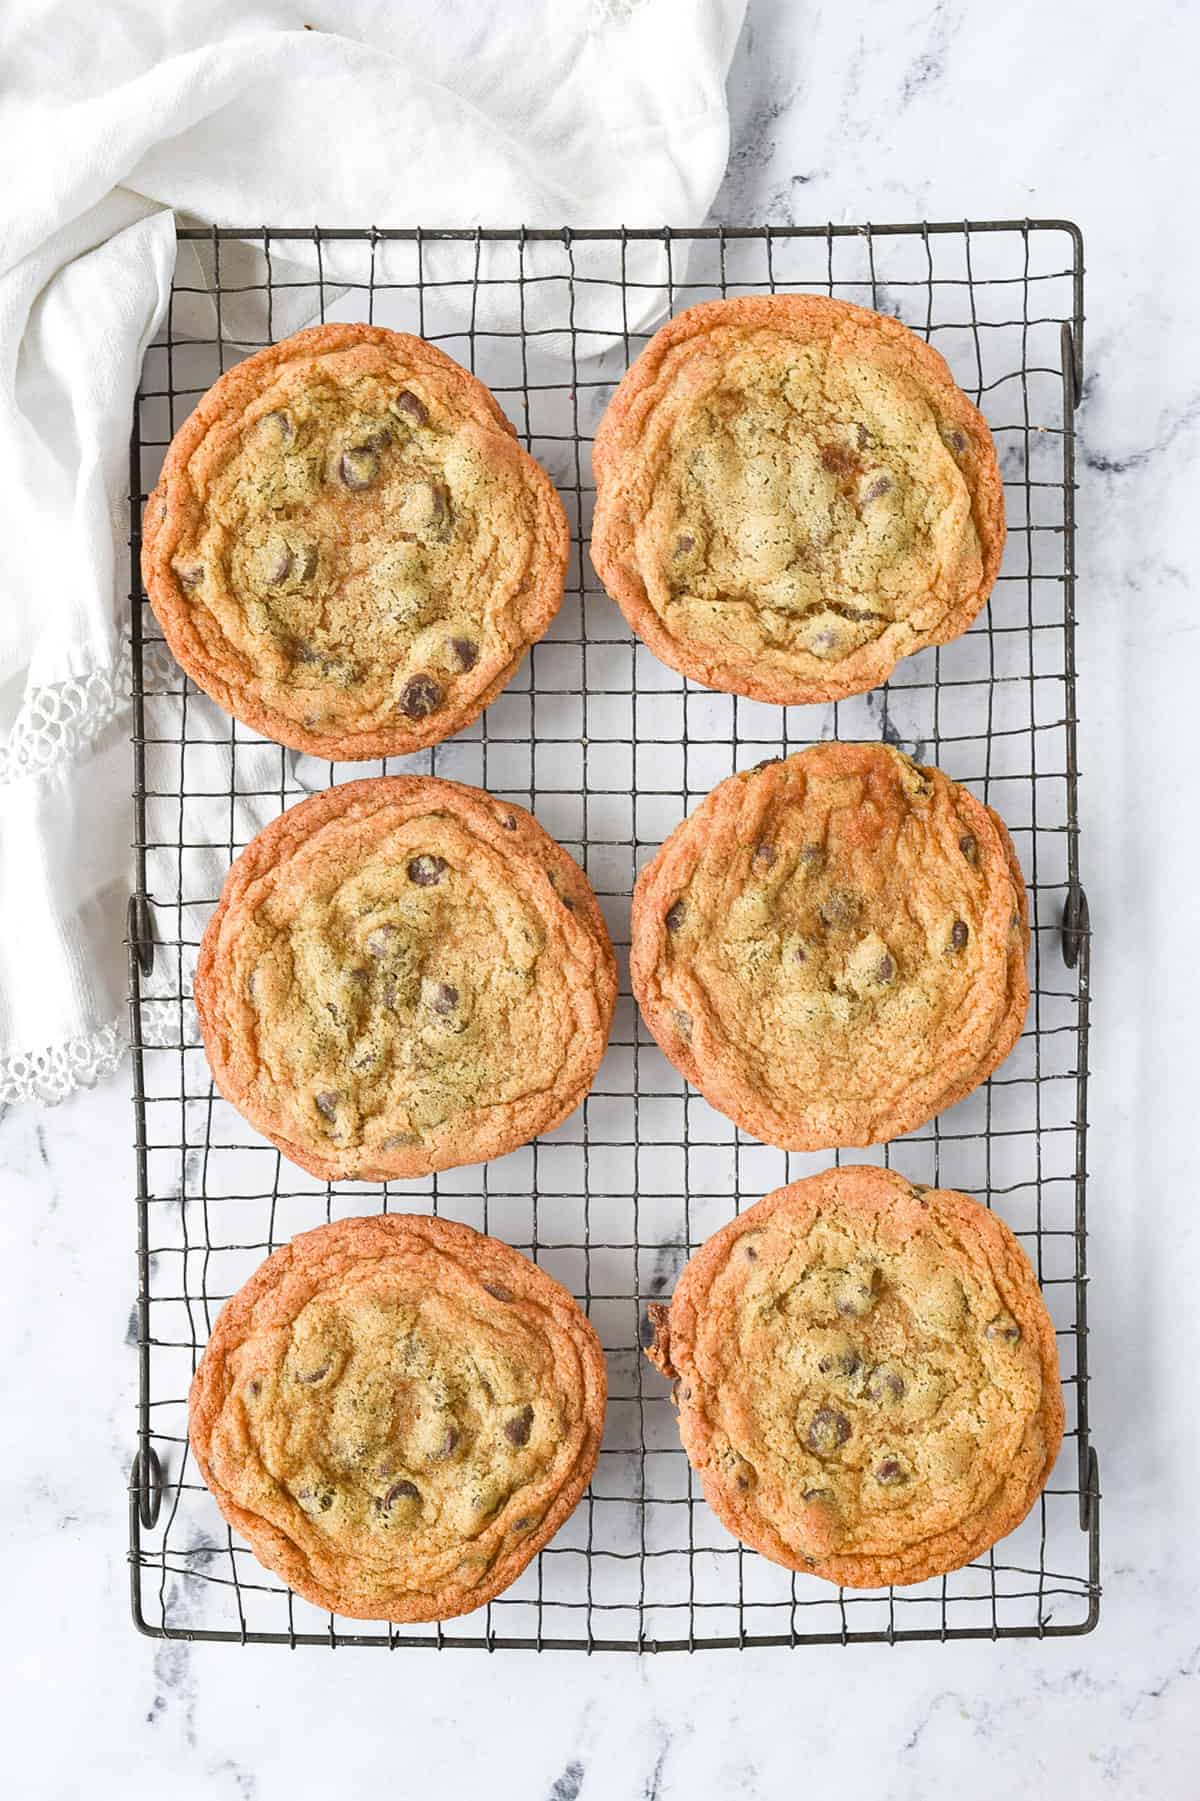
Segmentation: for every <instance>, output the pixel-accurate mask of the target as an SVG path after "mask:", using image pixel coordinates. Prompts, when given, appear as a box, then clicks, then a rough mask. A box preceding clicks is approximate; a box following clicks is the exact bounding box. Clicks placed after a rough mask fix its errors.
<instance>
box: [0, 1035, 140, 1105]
mask: <svg viewBox="0 0 1200 1801" xmlns="http://www.w3.org/2000/svg"><path fill="white" fill-rule="evenodd" d="M127 1048H128V1047H127V1045H126V1042H125V1034H124V1032H123V1031H122V1029H121V1027H120V1025H119V1024H118V1022H117V1021H116V1020H115V1019H114V1020H110V1021H109V1023H108V1025H106V1026H101V1027H100V1028H99V1029H98V1030H97V1031H95V1032H81V1033H80V1035H79V1037H78V1038H68V1039H67V1040H66V1042H65V1043H63V1044H50V1045H47V1046H46V1047H45V1049H44V1050H40V1051H27V1052H25V1053H19V1054H18V1055H16V1056H13V1057H5V1058H0V1106H5V1107H11V1106H14V1105H15V1104H16V1103H17V1102H18V1101H41V1102H42V1103H43V1104H44V1105H47V1106H55V1105H57V1103H58V1102H59V1101H65V1100H66V1098H67V1096H68V1095H70V1094H74V1092H75V1090H76V1089H77V1088H94V1087H95V1085H96V1083H97V1082H100V1081H103V1080H104V1078H105V1076H111V1075H112V1074H113V1072H114V1071H115V1070H116V1068H117V1066H118V1064H119V1063H120V1061H121V1059H122V1057H123V1056H124V1055H125V1052H126V1049H127Z"/></svg>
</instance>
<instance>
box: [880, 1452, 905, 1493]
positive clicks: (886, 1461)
mask: <svg viewBox="0 0 1200 1801" xmlns="http://www.w3.org/2000/svg"><path fill="white" fill-rule="evenodd" d="M871 1473H872V1475H873V1476H874V1478H875V1480H876V1482H881V1483H882V1484H883V1486H884V1487H885V1488H894V1487H895V1486H896V1485H897V1484H898V1483H900V1482H907V1481H908V1471H907V1470H906V1469H905V1468H904V1466H903V1464H902V1463H901V1462H900V1459H899V1458H898V1457H885V1458H883V1459H882V1461H881V1462H879V1463H877V1464H876V1465H875V1468H874V1470H873V1471H872V1472H871Z"/></svg>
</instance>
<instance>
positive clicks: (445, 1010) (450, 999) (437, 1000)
mask: <svg viewBox="0 0 1200 1801" xmlns="http://www.w3.org/2000/svg"><path fill="white" fill-rule="evenodd" d="M431 1005H432V1007H433V1010H434V1012H435V1013H441V1014H450V1013H453V1012H454V1009H455V1008H456V1007H457V1006H458V989H457V988H456V987H455V986H454V984H453V982H439V983H438V985H437V988H436V989H435V990H434V994H433V1000H432V1003H431Z"/></svg>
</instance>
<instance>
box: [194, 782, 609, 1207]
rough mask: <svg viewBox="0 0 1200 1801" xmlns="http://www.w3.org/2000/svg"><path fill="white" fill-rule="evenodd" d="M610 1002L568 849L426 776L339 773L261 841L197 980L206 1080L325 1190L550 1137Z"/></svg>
mask: <svg viewBox="0 0 1200 1801" xmlns="http://www.w3.org/2000/svg"><path fill="white" fill-rule="evenodd" d="M616 991H617V978H616V967H615V964H614V961H613V954H612V947H611V945H610V943H609V939H608V933H607V932H606V930H605V927H604V922H603V920H602V918H601V916H600V910H599V908H598V906H597V905H596V899H595V896H594V895H593V893H592V891H591V888H590V887H589V886H588V882H587V878H586V877H585V876H584V874H583V871H582V870H581V869H580V868H579V867H578V865H577V864H576V863H575V862H574V861H573V860H572V859H571V858H570V857H569V856H568V855H567V853H566V851H564V850H563V849H561V847H560V846H559V845H557V844H555V842H554V841H553V839H552V838H549V837H547V835H546V833H545V832H544V831H543V830H542V828H541V827H540V826H539V825H538V823H537V821H536V820H534V819H533V818H532V817H531V816H530V815H529V814H528V813H526V812H525V811H524V810H523V809H522V808H520V807H516V806H512V805H510V804H509V803H507V802H504V801H498V800H494V799H493V798H492V797H491V795H488V794H484V793H483V792H482V791H481V790H479V789H478V788H469V787H466V786H464V785H463V784H462V783H459V782H447V781H440V780H438V779H436V778H434V777H418V776H391V777H375V778H374V779H371V780H367V781H361V782H348V783H346V784H344V785H343V786H340V787H336V788H332V789H330V790H328V791H327V792H326V793H324V794H319V795H316V796H314V797H313V798H312V799H310V800H305V801H302V802H301V803H300V804H299V805H298V806H295V807H292V808H290V809H289V810H288V811H287V812H286V813H283V814H282V815H281V816H280V817H279V818H278V819H277V820H275V821H274V822H273V824H271V825H269V826H268V827H267V828H266V830H265V831H263V832H260V833H259V835H258V837H257V838H255V839H254V840H253V841H252V842H251V843H250V844H249V845H248V846H247V847H246V849H245V850H244V851H243V852H242V854H241V856H240V857H239V858H238V859H237V861H236V862H235V863H234V865H233V867H232V869H231V870H230V872H229V875H228V877H227V879H226V882H225V886H224V890H223V892H222V894H221V899H220V903H219V905H218V907H217V910H216V912H215V913H214V914H213V916H212V918H211V920H210V921H209V924H208V927H207V929H206V931H205V933H204V938H203V941H202V943H201V946H200V955H199V960H198V964H197V969H196V981H195V998H196V1011H197V1013H198V1015H199V1019H200V1028H201V1031H202V1033H203V1037H204V1043H205V1047H206V1049H207V1051H208V1057H209V1062H210V1064H211V1065H212V1072H213V1077H214V1079H215V1081H216V1084H217V1087H218V1088H219V1089H220V1090H221V1093H222V1094H223V1095H224V1096H225V1098H226V1099H227V1100H228V1101H230V1102H231V1103H232V1104H233V1106H235V1107H236V1108H237V1109H238V1111H239V1112H240V1113H241V1114H243V1115H244V1117H245V1118H246V1119H248V1120H249V1121H250V1123H251V1124H252V1125H253V1126H256V1127H257V1128H258V1130H259V1131H260V1132H262V1133H264V1134H265V1135H266V1136H267V1137H268V1138H269V1139H270V1140H271V1141H272V1143H274V1144H276V1145H278V1146H279V1149H280V1150H281V1151H283V1152H284V1153H285V1155H286V1156H288V1157H290V1158H291V1159H292V1161H293V1162H294V1163H298V1164H299V1165H300V1166H301V1168H303V1169H306V1170H309V1171H311V1172H312V1174H314V1175H317V1176H320V1177H322V1178H324V1179H325V1180H328V1181H337V1180H339V1179H340V1178H344V1177H350V1176H361V1177H369V1178H371V1179H373V1180H379V1181H385V1180H387V1179H388V1178H389V1177H396V1178H399V1177H405V1176H422V1175H426V1174H428V1173H429V1172H431V1171H433V1170H439V1169H449V1168H450V1167H452V1166H453V1165H455V1164H460V1163H477V1162H483V1161H484V1160H485V1159H486V1158H489V1157H499V1156H502V1155H503V1154H504V1153H505V1152H506V1151H510V1150H512V1149H514V1148H515V1147H516V1146H517V1145H520V1144H524V1143H526V1142H527V1140H529V1139H530V1138H533V1137H534V1136H535V1135H536V1134H537V1133H539V1132H546V1131H549V1130H550V1129H551V1128H552V1127H553V1126H556V1125H558V1123H559V1122H560V1121H561V1120H563V1119H565V1118H566V1116H567V1114H568V1113H570V1112H571V1111H572V1109H573V1108H574V1107H576V1106H577V1105H578V1104H579V1102H580V1101H581V1100H582V1099H583V1097H584V1096H585V1095H586V1094H587V1092H588V1090H589V1088H590V1087H591V1085H592V1081H593V1078H594V1077H595V1074H596V1070H597V1068H598V1066H599V1063H600V1059H601V1057H602V1056H603V1055H604V1048H605V1044H606V1042H607V1039H608V1030H609V1025H610V1023H611V1020H612V1012H613V1005H614V1002H615V999H616Z"/></svg>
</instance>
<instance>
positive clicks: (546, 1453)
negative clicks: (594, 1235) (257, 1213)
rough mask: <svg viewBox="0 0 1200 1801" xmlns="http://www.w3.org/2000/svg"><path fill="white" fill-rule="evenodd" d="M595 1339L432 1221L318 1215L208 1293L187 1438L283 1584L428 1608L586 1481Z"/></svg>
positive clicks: (310, 1592)
mask: <svg viewBox="0 0 1200 1801" xmlns="http://www.w3.org/2000/svg"><path fill="white" fill-rule="evenodd" d="M605 1393H606V1375H605V1367H604V1355H603V1352H602V1351H601V1349H600V1343H599V1340H598V1339H597V1337H596V1334H595V1332H594V1331H593V1330H592V1327H591V1325H590V1324H589V1322H588V1320H587V1319H586V1318H585V1317H584V1315H583V1314H582V1313H581V1312H580V1310H579V1308H578V1307H577V1306H576V1304H575V1302H574V1301H573V1300H572V1298H571V1296H570V1295H569V1294H568V1293H567V1291H566V1289H565V1288H562V1287H561V1286H560V1285H559V1283H557V1282H556V1281H554V1280H553V1278H552V1277H550V1276H548V1275H547V1274H546V1273H545V1271H544V1270H541V1269H539V1268H538V1267H537V1266H536V1264H533V1263H530V1262H529V1260H528V1259H527V1258H525V1257H522V1256H520V1255H519V1253H518V1252H516V1251H513V1250H510V1249H509V1247H508V1246H507V1245H503V1244H498V1243H497V1241H496V1240H495V1239H494V1238H485V1237H483V1236H482V1235H481V1234H480V1233H478V1232H473V1231H472V1230H471V1228H470V1227H469V1226H461V1225H457V1224H455V1223H453V1222H452V1221H449V1220H444V1219H427V1218H421V1217H417V1216H412V1215H397V1214H391V1215H388V1216H384V1217H379V1218H374V1219H346V1220H338V1221H336V1222H335V1223H334V1224H332V1225H328V1226H321V1227H319V1228H318V1229H317V1230H316V1231H315V1232H305V1233H303V1234H302V1235H301V1236H300V1237H298V1238H295V1239H293V1240H292V1242H291V1243H290V1244H289V1245H285V1246H284V1248H283V1249H282V1250H278V1251H276V1252H275V1253H274V1255H273V1256H271V1257H269V1258H268V1259H267V1261H266V1262H265V1263H264V1264H263V1265H262V1267H261V1268H260V1269H259V1270H258V1271H257V1272H256V1273H255V1274H254V1275H253V1276H252V1277H251V1279H250V1281H249V1282H247V1283H246V1285H245V1286H244V1287H243V1288H241V1289H240V1290H239V1291H238V1293H237V1294H236V1295H234V1296H233V1298H232V1300H230V1301H227V1302H226V1304H225V1306H224V1307H223V1308H222V1309H221V1312H220V1315H219V1316H218V1319H217V1323H216V1326H215V1328H214V1330H213V1334H212V1337H211V1339H210V1340H209V1343H208V1347H207V1349H206V1350H205V1353H204V1356H203V1357H202V1359H201V1361H200V1365H199V1368H198V1369H197V1371H196V1375H195V1378H194V1380H193V1382H192V1389H191V1396H190V1404H189V1435H190V1438H191V1444H192V1450H193V1452H194V1453H195V1456H196V1460H197V1462H198V1463H199V1466H200V1473H201V1475H202V1476H203V1477H204V1480H205V1482H207V1484H208V1486H209V1488H210V1489H211V1491H212V1494H213V1496H214V1498H215V1500H216V1502H217V1505H218V1506H219V1507H220V1509H221V1512H222V1513H223V1514H224V1516H225V1518H226V1519H227V1520H228V1521H229V1523H230V1525H231V1526H233V1527H234V1528H235V1529H236V1530H237V1531H238V1532H240V1533H241V1534H242V1536H243V1537H244V1538H245V1539H247V1540H248V1541H249V1543H250V1545H251V1546H252V1547H253V1549H254V1552H255V1554H256V1556H257V1557H258V1558H259V1559H260V1561H261V1562H262V1563H264V1564H265V1565H266V1566H267V1568H268V1569H270V1570H274V1571H276V1572H277V1573H278V1574H279V1575H280V1576H282V1577H283V1579H284V1580H285V1582H287V1583H288V1585H289V1586H290V1587H291V1588H293V1589H294V1590H295V1591H296V1593H297V1594H299V1595H303V1596H304V1598H305V1599H306V1600H308V1601H312V1602H314V1603H315V1604H316V1605H317V1606H318V1607H327V1608H329V1609H330V1611H331V1612H333V1613H339V1614H346V1615H348V1616H349V1617H350V1618H351V1619H363V1620H394V1621H397V1622H403V1621H408V1620H444V1619H449V1618H450V1617H452V1616H453V1615H455V1614H461V1613H469V1612H470V1611H471V1610H472V1609H473V1608H476V1607H480V1606H482V1605H483V1603H484V1602H485V1601H490V1600H492V1599H493V1597H494V1596H496V1595H498V1594H499V1593H500V1592H501V1590H502V1589H505V1588H507V1587H508V1586H509V1584H510V1583H512V1582H513V1581H514V1580H515V1579H516V1577H517V1576H519V1575H520V1573H521V1571H522V1570H523V1569H524V1568H525V1566H526V1564H527V1563H528V1562H529V1561H530V1559H531V1558H532V1557H533V1556H534V1555H535V1553H536V1552H538V1551H540V1550H541V1548H542V1546H543V1545H544V1544H545V1543H546V1542H547V1540H549V1539H550V1538H552V1537H553V1535H554V1533H555V1532H557V1530H558V1528H559V1527H560V1526H561V1525H562V1523H563V1521H564V1520H565V1519H566V1518H567V1516H568V1515H569V1514H570V1513H571V1511H572V1510H573V1508H574V1507H575V1505H576V1503H577V1502H578V1500H579V1497H580V1496H581V1495H582V1493H583V1491H584V1489H585V1488H586V1487H587V1484H588V1481H589V1479H590V1477H591V1473H592V1470H593V1468H594V1467H595V1463H596V1456H597V1453H598V1451H599V1449H600V1435H601V1432H602V1430H603V1426H604V1403H605Z"/></svg>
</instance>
